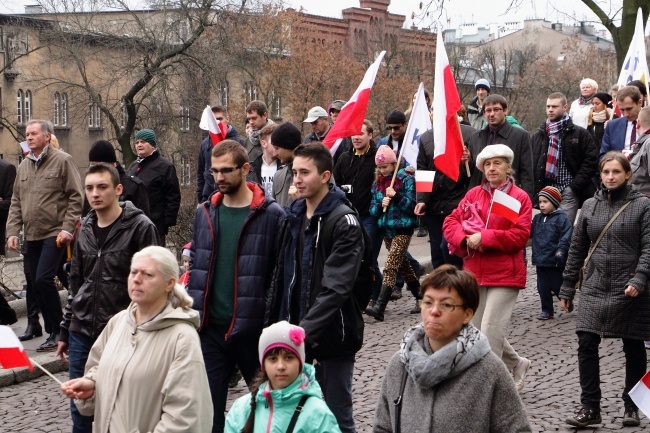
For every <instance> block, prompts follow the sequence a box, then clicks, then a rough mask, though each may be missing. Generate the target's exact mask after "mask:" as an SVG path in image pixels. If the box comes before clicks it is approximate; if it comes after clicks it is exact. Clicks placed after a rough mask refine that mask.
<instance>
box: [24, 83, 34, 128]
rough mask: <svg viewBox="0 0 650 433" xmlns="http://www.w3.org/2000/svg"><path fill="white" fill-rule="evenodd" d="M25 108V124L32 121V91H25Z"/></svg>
mask: <svg viewBox="0 0 650 433" xmlns="http://www.w3.org/2000/svg"><path fill="white" fill-rule="evenodd" d="M23 107H24V114H23V117H24V120H25V123H27V122H29V121H30V120H32V92H31V90H27V91H25V101H24V103H23Z"/></svg>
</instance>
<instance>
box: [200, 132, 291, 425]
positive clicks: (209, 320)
mask: <svg viewBox="0 0 650 433" xmlns="http://www.w3.org/2000/svg"><path fill="white" fill-rule="evenodd" d="M211 160H212V166H211V168H210V172H211V173H212V176H214V181H215V185H216V187H217V191H216V192H215V193H213V194H212V195H211V196H210V197H209V198H208V200H207V201H205V202H203V203H201V205H199V208H198V209H197V211H196V216H195V217H194V236H193V238H192V248H191V251H192V252H193V254H194V261H193V262H192V269H191V270H190V282H189V285H188V293H189V294H190V295H191V296H192V298H193V299H194V304H193V305H192V308H194V309H196V310H198V311H200V312H201V313H202V315H201V324H200V327H199V337H200V339H201V349H202V351H203V358H204V360H205V368H206V371H207V373H208V381H209V383H210V393H211V395H212V403H213V405H214V423H213V428H212V431H213V432H222V431H223V428H224V423H225V417H224V411H225V409H226V399H227V397H228V381H229V380H230V377H231V376H232V374H233V371H234V369H235V366H238V367H239V370H240V371H241V372H242V375H243V376H244V379H245V380H246V383H247V384H249V385H250V384H251V383H252V381H253V378H254V376H255V372H256V371H257V369H258V367H259V365H260V364H259V358H258V357H257V343H258V340H259V337H260V335H261V333H262V328H263V327H264V323H263V321H264V310H265V307H264V306H265V303H264V300H265V297H266V296H267V292H268V290H269V288H270V286H271V277H272V273H273V265H274V260H272V258H273V257H275V256H276V255H277V245H278V241H279V237H280V231H281V226H282V224H283V222H284V211H283V210H282V208H281V207H280V205H278V204H277V203H275V200H273V199H272V198H271V197H266V196H265V194H264V190H263V189H262V187H260V186H259V185H258V184H256V183H254V182H246V175H247V174H248V172H249V170H250V163H249V162H248V155H247V153H246V149H244V147H242V146H241V145H240V144H239V143H237V142H236V141H233V140H224V141H222V142H221V143H219V145H218V146H215V147H214V148H212V157H211Z"/></svg>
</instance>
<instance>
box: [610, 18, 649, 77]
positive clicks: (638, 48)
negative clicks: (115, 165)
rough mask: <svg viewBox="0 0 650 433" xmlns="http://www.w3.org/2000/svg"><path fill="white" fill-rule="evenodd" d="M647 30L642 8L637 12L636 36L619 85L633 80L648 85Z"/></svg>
mask: <svg viewBox="0 0 650 433" xmlns="http://www.w3.org/2000/svg"><path fill="white" fill-rule="evenodd" d="M644 35H645V32H644V31H643V14H642V13H641V8H639V10H638V11H637V14H636V26H635V27H634V36H632V42H630V48H628V50H627V55H626V56H625V60H624V61H623V69H621V74H620V75H619V76H618V83H617V84H618V85H620V86H626V85H627V83H629V82H630V81H633V80H641V81H643V82H644V83H645V85H646V88H647V86H648V79H649V78H650V76H649V75H650V74H648V61H647V60H646V53H645V37H644Z"/></svg>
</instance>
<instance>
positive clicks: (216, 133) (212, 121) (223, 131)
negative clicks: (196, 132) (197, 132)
mask: <svg viewBox="0 0 650 433" xmlns="http://www.w3.org/2000/svg"><path fill="white" fill-rule="evenodd" d="M199 128H201V129H202V130H204V131H208V133H209V134H210V140H211V141H212V145H213V146H216V145H217V144H219V143H220V142H222V141H223V140H225V139H226V135H228V127H227V126H226V124H225V123H223V122H219V121H218V120H217V119H216V118H215V117H214V113H213V112H212V108H210V106H209V105H208V106H206V107H205V110H203V114H202V115H201V122H199Z"/></svg>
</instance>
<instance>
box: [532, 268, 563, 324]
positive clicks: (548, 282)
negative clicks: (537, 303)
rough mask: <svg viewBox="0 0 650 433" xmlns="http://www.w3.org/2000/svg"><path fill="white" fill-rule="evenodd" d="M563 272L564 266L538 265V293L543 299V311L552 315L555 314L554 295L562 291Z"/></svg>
mask: <svg viewBox="0 0 650 433" xmlns="http://www.w3.org/2000/svg"><path fill="white" fill-rule="evenodd" d="M562 272H564V266H562V267H561V268H551V267H541V266H537V293H539V299H540V300H541V301H542V311H543V312H545V313H548V314H550V315H551V316H552V315H553V295H556V296H557V295H558V294H559V293H560V287H562Z"/></svg>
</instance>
